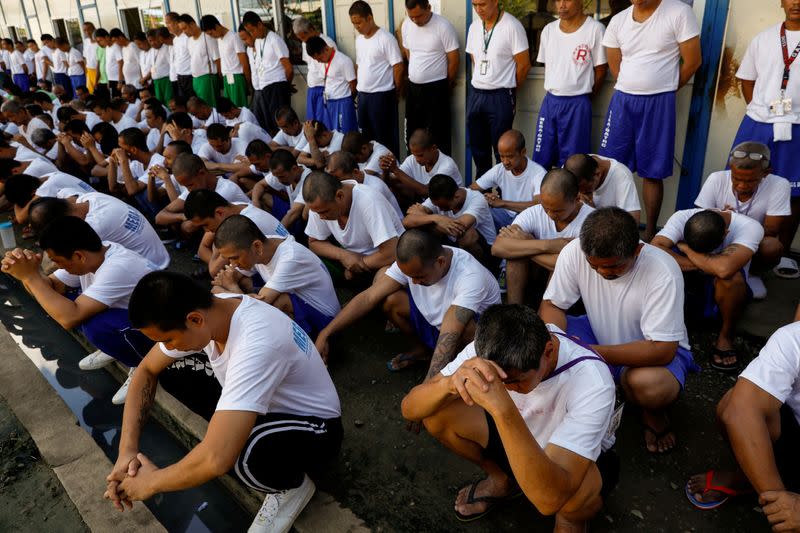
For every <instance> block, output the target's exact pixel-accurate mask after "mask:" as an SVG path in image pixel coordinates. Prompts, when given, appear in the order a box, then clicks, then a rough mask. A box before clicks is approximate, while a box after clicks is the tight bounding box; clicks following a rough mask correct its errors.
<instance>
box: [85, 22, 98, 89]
mask: <svg viewBox="0 0 800 533" xmlns="http://www.w3.org/2000/svg"><path fill="white" fill-rule="evenodd" d="M94 32H95V27H94V24H92V23H91V22H84V23H83V58H84V59H85V60H86V88H87V89H89V94H94V88H95V86H96V85H97V80H98V77H97V48H98V46H97V41H95V40H94Z"/></svg>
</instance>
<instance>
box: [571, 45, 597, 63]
mask: <svg viewBox="0 0 800 533" xmlns="http://www.w3.org/2000/svg"><path fill="white" fill-rule="evenodd" d="M591 60H592V49H591V48H589V45H588V44H579V45H578V46H576V47H575V50H573V51H572V62H573V63H575V64H576V65H585V64H586V63H588V62H589V61H591Z"/></svg>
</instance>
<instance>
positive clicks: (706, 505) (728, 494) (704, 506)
mask: <svg viewBox="0 0 800 533" xmlns="http://www.w3.org/2000/svg"><path fill="white" fill-rule="evenodd" d="M713 479H714V471H713V470H709V471H708V472H706V486H705V488H703V492H702V493H701V494H703V495H705V494H707V493H708V492H709V491H712V490H715V491H717V492H721V493H723V494H725V496H723V497H722V498H720V499H719V500H714V501H713V502H702V501H700V500H698V499H697V498H695V496H694V494H692V491H691V490H689V482H688V481H687V482H686V486H685V487H684V489H683V492H684V493H685V494H686V498H687V499H688V500H689V503H691V504H692V505H694V506H695V507H696V508H697V509H700V510H701V511H710V510H711V509H716V508H717V507H719V506H721V505H722V504H724V503H725V502H727V501H728V500H729V499H731V498H732V497H734V496H741V495H742V494H746V493H744V492H739V491H738V490H734V489H732V488H730V487H722V486H717V485H714V484H713V483H712V481H713Z"/></svg>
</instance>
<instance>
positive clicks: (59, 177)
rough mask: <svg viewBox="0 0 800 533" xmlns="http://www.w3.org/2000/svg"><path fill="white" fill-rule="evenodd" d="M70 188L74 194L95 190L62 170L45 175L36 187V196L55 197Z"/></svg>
mask: <svg viewBox="0 0 800 533" xmlns="http://www.w3.org/2000/svg"><path fill="white" fill-rule="evenodd" d="M67 189H68V190H71V191H74V192H75V193H76V194H84V193H87V192H97V191H95V190H94V189H93V188H92V186H91V185H89V184H88V183H86V182H85V181H83V180H81V179H78V178H76V177H75V176H71V175H69V174H65V173H64V172H54V173H52V174H50V175H49V176H47V179H46V180H45V181H44V182H43V183H42V184H41V185H39V188H38V189H36V196H38V197H39V198H45V197H47V198H57V197H58V193H59V192H60V191H63V190H67Z"/></svg>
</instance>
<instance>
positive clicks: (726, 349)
mask: <svg viewBox="0 0 800 533" xmlns="http://www.w3.org/2000/svg"><path fill="white" fill-rule="evenodd" d="M763 238H764V229H763V228H762V227H761V225H760V224H759V223H758V222H756V221H755V220H753V219H752V218H750V217H747V216H744V215H740V214H738V213H735V212H733V211H714V210H711V209H706V210H703V209H686V210H683V211H677V212H676V213H675V214H674V215H672V216H671V217H670V218H669V220H668V221H667V223H666V225H665V226H664V228H663V229H662V230H661V231H660V232H658V234H657V235H656V236H655V237H653V240H652V241H651V244H652V245H653V246H658V247H659V248H661V249H662V250H664V251H666V252H667V253H668V254H670V255H672V257H674V258H675V260H676V261H677V262H678V266H680V267H681V270H682V271H683V272H684V276H691V274H690V273H692V272H695V273H699V275H700V276H702V277H701V278H700V279H697V278H694V279H693V278H690V277H687V282H689V285H690V286H691V285H692V284H691V281H697V282H698V283H694V285H698V284H699V285H700V286H699V288H698V292H699V296H700V299H699V301H698V302H697V303H698V304H699V308H700V309H702V311H701V314H700V316H703V315H710V316H716V315H717V313H719V316H720V318H721V319H722V326H721V328H720V330H719V334H718V335H717V340H716V343H715V344H714V353H713V359H712V360H711V366H712V367H714V368H716V369H717V370H721V371H723V372H730V371H735V370H737V369H738V367H739V360H738V357H737V355H736V350H735V349H734V347H733V338H734V335H735V333H736V323H737V322H738V320H739V316H740V315H741V313H742V311H743V309H744V306H745V304H746V303H747V299H748V291H747V271H748V270H749V267H750V260H751V259H753V255H754V254H755V252H756V250H758V246H759V243H760V242H761V240H762V239H763ZM676 247H677V248H678V251H677V252H676V251H675V248H676ZM694 307H695V306H690V308H694Z"/></svg>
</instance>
